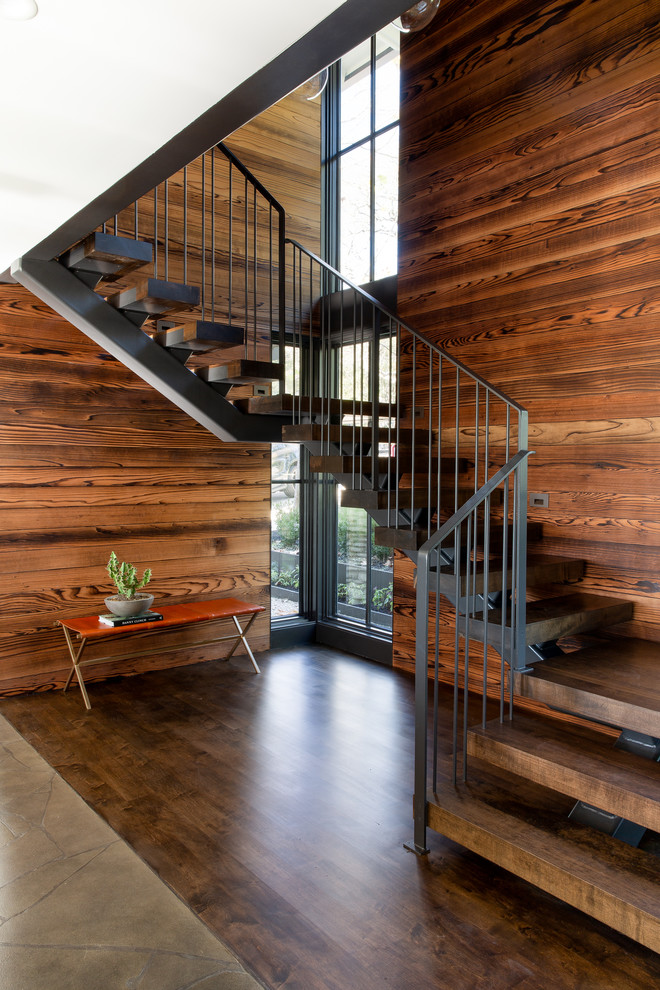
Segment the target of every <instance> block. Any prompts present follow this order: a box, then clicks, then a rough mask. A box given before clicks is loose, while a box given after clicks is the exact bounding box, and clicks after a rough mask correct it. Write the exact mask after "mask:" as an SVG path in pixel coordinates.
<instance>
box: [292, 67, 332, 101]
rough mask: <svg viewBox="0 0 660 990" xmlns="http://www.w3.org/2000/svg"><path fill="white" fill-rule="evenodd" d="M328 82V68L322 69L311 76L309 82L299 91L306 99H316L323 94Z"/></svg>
mask: <svg viewBox="0 0 660 990" xmlns="http://www.w3.org/2000/svg"><path fill="white" fill-rule="evenodd" d="M327 83H328V70H327V69H321V71H320V72H317V73H316V75H315V76H311V78H310V79H308V80H307V82H304V83H303V84H302V86H300V87H299V90H298V92H299V93H300V95H301V96H302V97H303V98H304V99H305V100H315V99H316V98H317V97H319V96H320V95H321V93H322V92H323V90H324V89H325V87H326V85H327Z"/></svg>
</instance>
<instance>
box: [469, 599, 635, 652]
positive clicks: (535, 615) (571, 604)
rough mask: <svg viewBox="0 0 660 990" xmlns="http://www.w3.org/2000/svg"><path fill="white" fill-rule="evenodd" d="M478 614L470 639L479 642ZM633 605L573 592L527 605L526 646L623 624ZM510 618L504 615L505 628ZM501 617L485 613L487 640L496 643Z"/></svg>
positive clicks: (498, 639)
mask: <svg viewBox="0 0 660 990" xmlns="http://www.w3.org/2000/svg"><path fill="white" fill-rule="evenodd" d="M481 614H482V613H479V614H478V615H477V616H476V617H475V618H473V619H471V621H470V636H471V638H474V639H479V640H481V641H483V634H484V629H483V626H484V624H483V620H482V619H481ZM632 614H633V603H632V602H629V601H624V600H622V599H618V598H604V597H601V596H599V595H585V594H582V593H576V594H572V595H562V596H560V597H557V598H546V599H544V600H543V601H538V602H528V603H527V632H526V642H527V645H528V646H529V645H531V644H532V643H546V642H550V641H552V640H556V639H560V638H561V637H562V636H567V635H569V634H576V633H580V632H587V631H588V630H589V629H596V628H598V627H599V626H607V625H613V624H615V623H617V622H626V621H627V620H628V619H630V618H631V617H632ZM510 621H511V616H510V613H507V628H509V626H510ZM501 623H502V614H501V612H500V611H499V610H498V609H494V610H493V611H491V612H489V613H488V641H489V642H492V643H494V644H497V643H498V642H499V641H500V635H501Z"/></svg>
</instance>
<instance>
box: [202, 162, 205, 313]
mask: <svg viewBox="0 0 660 990" xmlns="http://www.w3.org/2000/svg"><path fill="white" fill-rule="evenodd" d="M205 310H206V153H204V154H203V155H202V319H204V314H205Z"/></svg>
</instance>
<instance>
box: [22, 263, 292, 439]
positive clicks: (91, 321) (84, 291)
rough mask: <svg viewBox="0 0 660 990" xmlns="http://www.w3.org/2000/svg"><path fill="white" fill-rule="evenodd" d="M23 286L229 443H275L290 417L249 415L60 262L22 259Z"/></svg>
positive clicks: (215, 434)
mask: <svg viewBox="0 0 660 990" xmlns="http://www.w3.org/2000/svg"><path fill="white" fill-rule="evenodd" d="M11 274H12V276H13V277H14V278H15V279H16V281H17V282H20V283H21V285H23V286H25V288H26V289H29V291H30V292H32V293H33V294H34V295H35V296H37V297H38V298H39V299H41V300H42V301H43V302H45V303H46V304H47V305H48V306H50V307H51V308H52V309H53V310H55V312H56V313H58V314H59V315H60V316H62V317H63V318H64V319H65V320H68V321H69V323H71V324H73V326H75V327H76V328H77V329H78V330H80V331H81V332H82V333H84V334H85V335H86V336H87V337H90V338H91V339H92V340H93V341H95V342H96V343H97V344H98V345H99V346H100V347H102V348H103V350H105V351H107V352H108V353H109V354H112V355H113V357H115V358H117V360H118V361H121V362H122V364H124V365H125V366H126V367H127V368H129V369H130V370H131V371H133V372H135V374H136V375H138V376H139V377H140V378H142V379H143V381H145V382H147V384H149V385H151V386H153V387H154V388H155V389H157V390H158V391H159V392H160V393H161V394H162V395H164V396H165V397H166V398H167V399H169V400H170V401H171V402H173V403H174V404H175V405H176V406H178V407H179V409H181V410H182V411H183V412H185V413H186V414H187V415H188V416H190V417H191V418H192V419H194V420H195V422H197V423H199V424H200V425H201V426H203V427H205V428H206V429H207V430H208V431H209V432H210V433H212V434H213V435H214V436H216V437H218V439H219V440H223V441H226V442H236V441H238V442H244V443H257V442H258V443H274V442H277V441H279V440H280V439H281V435H282V426H283V425H284V423H286V422H288V418H280V417H277V416H254V415H251V416H246V415H244V414H243V413H241V412H240V411H239V410H238V409H236V408H235V407H234V406H233V405H232V404H231V403H230V402H228V401H227V400H226V399H225V398H224V397H223V396H221V395H220V394H219V393H218V392H217V391H215V390H214V389H213V388H212V387H211V386H210V385H208V384H207V383H206V382H205V381H203V380H202V379H201V378H199V377H198V376H197V375H194V374H192V373H191V372H190V371H189V370H188V369H187V368H185V367H184V366H183V365H182V364H181V362H180V361H178V360H177V358H176V357H174V356H173V355H172V354H170V353H169V352H168V351H167V350H165V349H164V348H163V347H161V346H160V345H159V344H157V343H155V342H154V341H152V340H151V339H150V338H149V337H148V336H147V335H146V334H144V333H143V332H142V331H141V330H140V329H139V328H138V327H137V326H135V324H134V323H132V322H131V321H130V320H129V319H127V317H125V316H124V315H123V314H122V313H120V312H119V311H118V310H116V309H113V307H112V306H109V305H108V304H107V303H106V302H105V300H104V299H103V298H102V297H101V296H99V295H98V294H97V293H96V292H94V291H93V290H92V289H90V288H89V287H88V286H87V285H85V284H84V282H82V281H81V280H80V279H79V278H76V276H75V275H74V274H73V273H72V272H71V271H69V270H68V269H67V268H65V267H64V266H63V265H60V264H59V263H58V262H57V261H41V260H38V259H35V258H27V257H26V258H20V259H19V260H18V261H17V262H15V263H14V265H13V266H12V270H11Z"/></svg>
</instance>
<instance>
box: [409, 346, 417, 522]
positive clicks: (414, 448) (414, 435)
mask: <svg viewBox="0 0 660 990" xmlns="http://www.w3.org/2000/svg"><path fill="white" fill-rule="evenodd" d="M416 397H417V338H416V337H413V352H412V397H411V401H412V444H411V447H410V452H411V458H410V460H411V465H410V477H411V479H412V480H411V483H410V529H412V528H413V525H414V522H413V520H414V518H415V460H416V453H417V442H416V441H417V431H416V427H415V424H416V422H417V416H416V415H415V414H416V412H417V410H416V409H415V399H416Z"/></svg>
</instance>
